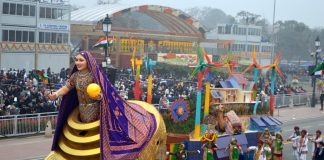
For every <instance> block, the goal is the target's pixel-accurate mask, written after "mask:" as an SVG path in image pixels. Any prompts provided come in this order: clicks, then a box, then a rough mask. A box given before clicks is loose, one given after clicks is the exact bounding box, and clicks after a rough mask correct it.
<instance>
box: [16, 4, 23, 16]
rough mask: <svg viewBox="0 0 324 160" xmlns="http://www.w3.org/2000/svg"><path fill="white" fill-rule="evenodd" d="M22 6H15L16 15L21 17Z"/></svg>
mask: <svg viewBox="0 0 324 160" xmlns="http://www.w3.org/2000/svg"><path fill="white" fill-rule="evenodd" d="M22 6H23V5H22V4H17V15H20V16H21V15H22V10H23V8H22Z"/></svg>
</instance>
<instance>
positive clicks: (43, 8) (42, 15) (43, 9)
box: [39, 7, 45, 18]
mask: <svg viewBox="0 0 324 160" xmlns="http://www.w3.org/2000/svg"><path fill="white" fill-rule="evenodd" d="M39 17H40V18H45V7H40V10H39Z"/></svg>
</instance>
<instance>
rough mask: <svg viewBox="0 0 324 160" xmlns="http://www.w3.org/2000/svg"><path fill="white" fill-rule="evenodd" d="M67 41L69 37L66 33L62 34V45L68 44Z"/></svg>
mask: <svg viewBox="0 0 324 160" xmlns="http://www.w3.org/2000/svg"><path fill="white" fill-rule="evenodd" d="M68 41H69V35H68V34H67V33H63V43H64V44H68Z"/></svg>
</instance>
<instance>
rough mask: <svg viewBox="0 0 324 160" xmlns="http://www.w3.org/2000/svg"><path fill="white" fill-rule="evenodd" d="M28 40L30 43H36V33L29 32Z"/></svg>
mask: <svg viewBox="0 0 324 160" xmlns="http://www.w3.org/2000/svg"><path fill="white" fill-rule="evenodd" d="M28 40H29V42H35V32H33V31H29V36H28Z"/></svg>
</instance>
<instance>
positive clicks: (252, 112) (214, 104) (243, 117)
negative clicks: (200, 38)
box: [166, 50, 282, 160]
mask: <svg viewBox="0 0 324 160" xmlns="http://www.w3.org/2000/svg"><path fill="white" fill-rule="evenodd" d="M202 52H204V53H203V54H202V53H201V52H200V51H198V64H197V67H196V68H195V69H194V71H193V74H192V76H195V75H198V89H197V95H196V101H195V104H191V105H190V107H192V106H196V108H195V110H193V109H191V110H192V111H193V112H195V129H194V131H193V132H189V133H187V134H180V135H179V134H173V135H172V136H173V137H172V138H170V137H168V139H169V141H167V145H168V146H167V147H168V150H169V151H172V152H175V151H176V150H177V148H178V145H179V144H184V146H185V150H188V151H195V150H197V149H203V150H202V153H203V154H191V155H189V156H188V158H187V159H189V160H190V159H192V160H194V159H208V160H209V159H216V155H217V157H218V159H224V160H225V159H229V157H231V158H230V159H235V158H233V157H232V156H233V155H232V151H231V150H230V149H227V150H226V148H231V147H229V146H231V144H232V143H234V141H235V144H236V143H237V145H239V146H240V147H241V149H242V151H243V155H241V156H244V157H247V155H248V154H249V153H248V152H247V148H248V147H250V146H258V145H259V144H258V142H259V138H260V137H261V136H262V132H264V130H265V129H266V128H267V129H269V131H270V132H271V133H274V132H278V131H279V130H280V126H281V125H282V122H280V121H279V120H277V119H275V118H273V117H272V116H271V107H270V105H271V104H270V103H269V102H261V101H260V99H259V98H258V97H257V96H256V91H257V86H256V80H257V75H258V70H259V69H267V68H271V69H272V73H273V74H275V71H277V72H278V73H279V74H280V73H281V72H280V70H279V68H278V67H277V64H278V60H279V57H280V54H279V55H278V57H277V59H276V61H275V62H274V64H271V65H269V66H264V67H261V65H259V64H258V63H257V62H256V58H255V57H256V53H255V52H254V56H253V64H251V66H248V67H247V69H246V70H245V71H244V72H243V73H245V72H247V71H248V70H250V69H252V68H253V69H254V78H253V79H254V82H253V81H247V80H246V78H245V77H244V74H243V73H242V74H238V73H234V72H233V67H234V66H235V65H238V64H237V63H236V62H234V61H231V60H229V61H227V62H224V63H223V64H221V63H212V62H211V60H210V59H209V58H208V56H206V55H207V53H206V52H205V51H204V50H202ZM220 67H226V68H228V69H229V75H228V78H227V79H226V80H223V81H220V82H219V86H221V87H218V88H216V87H211V86H210V83H209V82H210V74H212V73H211V70H214V69H216V70H217V68H220ZM273 74H272V75H273ZM274 79H275V77H274V78H272V80H273V81H272V84H273V82H274ZM203 80H204V81H205V85H206V89H205V94H203V93H201V91H202V88H203ZM202 97H204V98H205V101H203V102H204V104H202ZM201 107H204V108H203V110H204V113H203V114H202V113H201V112H200V111H201V110H202V109H201ZM170 108H172V109H171V110H170V111H171V112H172V114H171V117H173V118H172V120H174V119H176V118H174V117H177V116H181V115H182V113H183V112H181V114H180V113H178V112H174V111H173V110H174V109H173V108H174V107H173V105H172V106H171V107H170ZM185 108H186V107H185ZM188 110H190V109H188ZM175 111H177V110H175ZM189 116H190V115H189ZM201 116H203V118H201ZM192 117H193V116H192V115H191V118H192ZM191 118H190V117H189V118H188V120H189V121H190V120H191V123H192V119H191ZM201 122H202V123H201ZM174 123H179V121H174ZM180 123H181V122H180ZM182 123H183V125H185V124H184V123H185V121H184V122H182ZM166 124H167V122H166ZM167 126H168V125H167ZM267 129H266V130H267ZM169 135H170V134H169ZM175 137H178V138H175ZM170 139H172V140H173V141H170ZM210 143H212V144H216V146H212V145H210ZM259 146H260V145H259ZM215 148H217V149H215ZM234 148H235V147H234ZM225 151H226V152H225ZM212 153H214V154H212ZM234 157H235V156H234ZM250 157H251V158H252V157H253V156H250ZM170 159H176V158H175V157H172V156H170Z"/></svg>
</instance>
